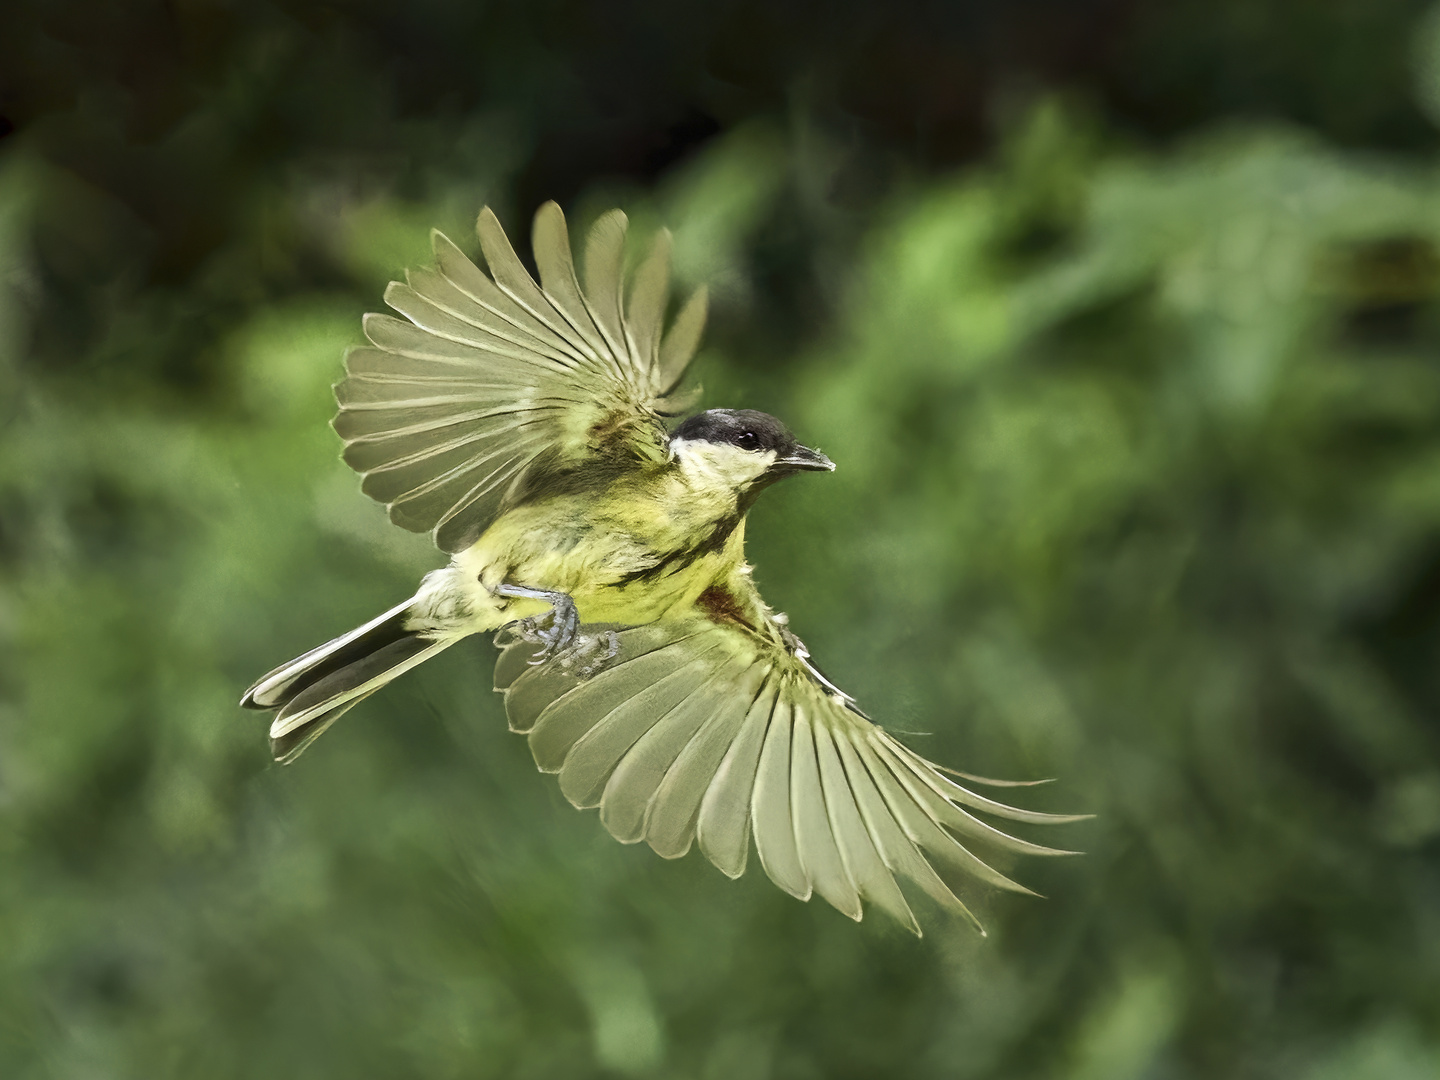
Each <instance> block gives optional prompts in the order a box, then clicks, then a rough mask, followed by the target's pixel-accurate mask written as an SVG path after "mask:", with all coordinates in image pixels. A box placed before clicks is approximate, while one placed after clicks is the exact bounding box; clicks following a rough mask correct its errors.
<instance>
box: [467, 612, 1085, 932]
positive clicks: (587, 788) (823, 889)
mask: <svg viewBox="0 0 1440 1080" xmlns="http://www.w3.org/2000/svg"><path fill="white" fill-rule="evenodd" d="M585 631H586V632H587V633H597V634H598V633H606V632H613V633H615V635H616V640H617V641H618V646H619V648H618V651H617V652H616V654H615V656H614V657H613V658H612V659H610V660H609V661H607V662H606V664H605V666H604V667H603V669H602V670H600V671H599V672H598V673H596V674H593V675H590V676H589V677H582V676H581V675H577V674H575V673H573V671H571V670H567V667H566V665H565V664H564V663H563V662H561V661H557V660H551V661H549V662H547V663H544V664H540V665H538V666H531V665H530V664H529V661H530V659H531V658H532V656H533V655H534V650H535V648H536V646H535V645H533V644H531V643H529V642H526V641H521V640H514V639H512V638H509V637H507V636H506V635H505V634H504V633H503V632H502V635H501V636H500V637H499V638H497V644H499V645H501V647H502V648H503V649H504V651H503V653H502V654H501V656H500V659H499V661H498V662H497V664H496V667H495V687H496V689H497V690H503V691H504V692H505V709H506V713H507V714H508V716H509V720H510V727H511V730H513V731H517V732H522V733H524V734H526V735H528V736H529V741H530V749H531V751H532V752H533V753H534V755H535V761H536V764H538V765H539V766H540V769H541V770H542V771H544V772H554V773H559V774H560V788H561V790H562V791H563V792H564V793H565V796H566V797H567V798H568V799H569V800H570V801H571V802H572V803H574V804H575V805H576V806H577V807H593V806H598V807H599V808H600V818H601V820H602V821H603V822H604V823H605V827H606V828H607V829H608V830H609V831H610V833H611V834H612V835H613V836H614V837H615V838H616V839H617V840H620V841H622V842H624V843H634V842H636V841H639V840H645V841H647V842H648V843H649V844H650V846H651V847H653V848H654V849H655V850H656V851H657V852H658V853H659V854H661V855H663V856H664V857H666V858H677V857H679V856H681V855H683V854H685V852H686V851H688V850H689V849H690V845H691V842H692V841H694V840H697V839H698V840H699V842H700V850H701V851H703V852H704V853H705V855H706V856H707V857H708V858H709V859H710V861H711V862H713V863H714V864H715V865H716V866H718V867H719V868H720V869H721V870H723V871H724V872H725V873H726V874H728V875H730V876H731V877H739V876H740V874H742V873H743V872H744V870H745V862H746V856H747V854H748V852H749V848H750V837H751V836H752V835H753V836H754V838H755V846H756V848H757V850H758V851H759V853H760V862H761V865H763V866H764V867H765V872H766V873H767V874H769V875H770V878H771V879H772V880H773V881H774V882H775V884H777V885H779V886H780V887H781V888H782V889H784V890H785V891H786V892H788V893H790V894H791V895H792V896H796V897H798V898H800V899H801V900H808V899H809V898H810V895H811V893H812V892H818V893H819V894H820V895H821V896H823V897H824V898H825V899H826V900H828V901H829V902H830V903H831V904H833V905H834V906H835V907H836V908H838V909H839V910H840V911H843V912H844V913H845V914H846V915H849V916H850V917H851V918H853V919H859V918H860V916H861V900H862V899H863V900H867V901H869V902H871V903H873V904H877V905H879V906H880V907H881V908H883V909H885V910H886V911H888V912H889V913H890V914H892V915H893V916H895V918H897V919H898V920H900V922H902V923H903V924H905V925H906V926H907V927H909V928H910V929H911V930H913V931H914V932H915V933H916V934H918V933H920V927H919V924H918V923H917V922H916V921H915V916H914V914H913V913H912V912H911V910H910V907H909V905H908V904H907V903H906V901H905V898H904V896H903V895H902V894H901V892H900V889H899V887H898V886H897V884H896V878H897V877H904V878H908V879H910V880H911V881H912V882H914V883H915V884H917V885H919V886H920V888H922V889H923V890H924V891H925V892H927V893H929V894H930V896H932V897H933V898H935V899H936V900H937V901H939V902H940V903H941V904H942V905H943V906H945V907H946V908H948V909H950V910H952V911H954V912H957V913H959V914H961V915H964V916H965V917H966V918H968V919H969V920H970V921H971V922H972V923H974V925H975V926H976V928H977V929H979V928H980V924H979V922H978V921H977V920H976V919H975V916H974V915H973V914H971V912H970V911H969V909H968V908H966V906H965V905H964V904H963V903H961V901H960V900H959V899H958V898H957V897H956V896H955V894H954V893H953V892H952V891H951V890H950V888H949V886H948V885H946V883H945V881H944V880H943V879H942V877H941V876H940V874H939V873H938V872H937V867H939V868H940V869H949V870H958V871H963V872H965V873H968V874H972V875H974V876H976V877H978V878H980V879H981V880H983V881H986V882H988V883H990V884H992V885H997V886H1000V887H1001V888H1006V889H1013V890H1016V891H1019V892H1029V890H1028V889H1026V888H1025V887H1024V886H1022V885H1018V884H1016V883H1015V882H1013V881H1011V880H1010V879H1009V878H1007V877H1005V876H1004V875H1003V874H1001V873H999V872H998V871H996V870H994V869H992V868H991V867H990V866H989V865H987V864H986V863H985V862H984V861H982V860H981V859H980V858H979V857H977V856H976V855H975V854H973V853H972V851H971V850H970V845H971V844H972V843H973V842H978V843H980V844H983V845H988V846H990V847H992V848H998V849H1001V850H1004V851H1010V852H1020V853H1025V854H1033V855H1058V854H1070V853H1069V852H1061V851H1057V850H1055V849H1053V848H1046V847H1041V846H1039V845H1037V844H1032V843H1029V842H1027V841H1025V840H1020V839H1017V838H1016V837H1013V836H1010V835H1008V834H1006V833H1003V832H1001V831H1000V830H998V829H996V828H994V827H993V826H991V825H988V824H986V823H985V822H983V821H982V820H980V819H979V818H978V817H975V816H974V815H973V814H971V813H970V811H971V810H978V811H982V812H984V813H986V814H990V815H994V816H996V817H1002V818H1009V819H1011V820H1013V821H1024V822H1044V823H1058V822H1065V821H1076V820H1080V818H1078V817H1064V816H1059V815H1054V814H1041V813H1034V812H1031V811H1027V810H1019V809H1016V808H1014V807H1011V806H1006V805H1004V804H1002V803H998V802H994V801H992V800H990V799H986V798H984V797H983V796H980V795H977V794H975V793H974V792H972V791H969V790H968V789H966V788H964V787H961V786H960V785H959V784H957V783H955V782H954V781H953V780H951V779H950V778H949V777H947V776H945V775H944V774H943V773H942V772H941V771H940V770H939V769H938V768H937V767H936V766H934V765H932V764H931V763H930V762H928V761H926V760H925V759H924V758H922V757H920V756H919V755H918V754H916V753H914V752H913V751H911V750H910V749H908V748H907V747H905V746H904V745H902V744H901V743H899V742H897V741H896V740H895V739H894V738H892V737H891V736H890V735H889V734H887V733H886V732H885V731H884V730H883V729H882V728H880V727H879V726H878V725H876V724H874V723H872V722H871V721H870V720H869V719H867V718H866V717H865V716H864V715H863V714H862V713H860V712H859V711H858V710H856V709H855V708H854V704H853V702H852V701H851V699H850V698H849V697H847V696H846V695H845V694H843V693H842V692H840V691H839V690H837V689H835V688H834V687H833V686H832V685H831V684H830V683H829V681H828V680H826V679H825V678H824V676H822V675H821V674H820V673H819V672H818V671H817V670H816V669H815V668H814V667H813V666H812V665H811V664H810V662H809V657H808V653H807V652H806V651H805V647H804V645H803V644H801V643H800V641H799V640H798V639H797V638H795V637H794V636H793V635H790V634H789V633H788V632H787V631H785V630H784V629H783V628H782V627H780V626H778V625H777V624H776V623H774V622H772V621H769V620H768V618H767V622H766V624H765V626H763V627H762V629H761V630H760V631H756V630H754V629H752V628H751V627H749V626H746V625H743V624H742V623H741V622H739V621H735V620H728V619H721V620H719V621H716V620H712V619H710V618H706V617H703V616H699V615H697V616H695V617H692V618H686V619H682V620H674V621H665V622H659V623H652V624H650V625H647V626H638V627H630V628H620V627H613V628H612V627H598V626H591V627H586V628H585ZM571 666H572V667H573V665H571ZM1082 816H1083V815H1082ZM981 932H982V933H983V932H984V931H983V929H982V930H981Z"/></svg>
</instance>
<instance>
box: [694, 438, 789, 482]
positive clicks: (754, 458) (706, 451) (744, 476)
mask: <svg viewBox="0 0 1440 1080" xmlns="http://www.w3.org/2000/svg"><path fill="white" fill-rule="evenodd" d="M670 449H671V451H672V452H673V453H674V454H675V457H676V459H677V460H678V461H679V462H680V467H681V468H682V469H683V470H684V471H685V472H686V473H687V474H688V475H690V476H692V477H694V478H695V479H696V480H698V481H700V482H701V483H705V484H710V485H715V486H724V487H730V488H743V487H748V486H749V485H750V484H752V483H754V482H755V481H756V480H758V479H760V477H762V476H764V475H765V473H766V471H767V470H768V469H769V468H770V466H772V465H774V464H775V451H774V450H764V451H760V452H756V451H754V450H742V449H740V447H738V446H730V445H729V444H727V443H712V442H703V441H700V440H693V439H675V440H672V441H671V443H670Z"/></svg>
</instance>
